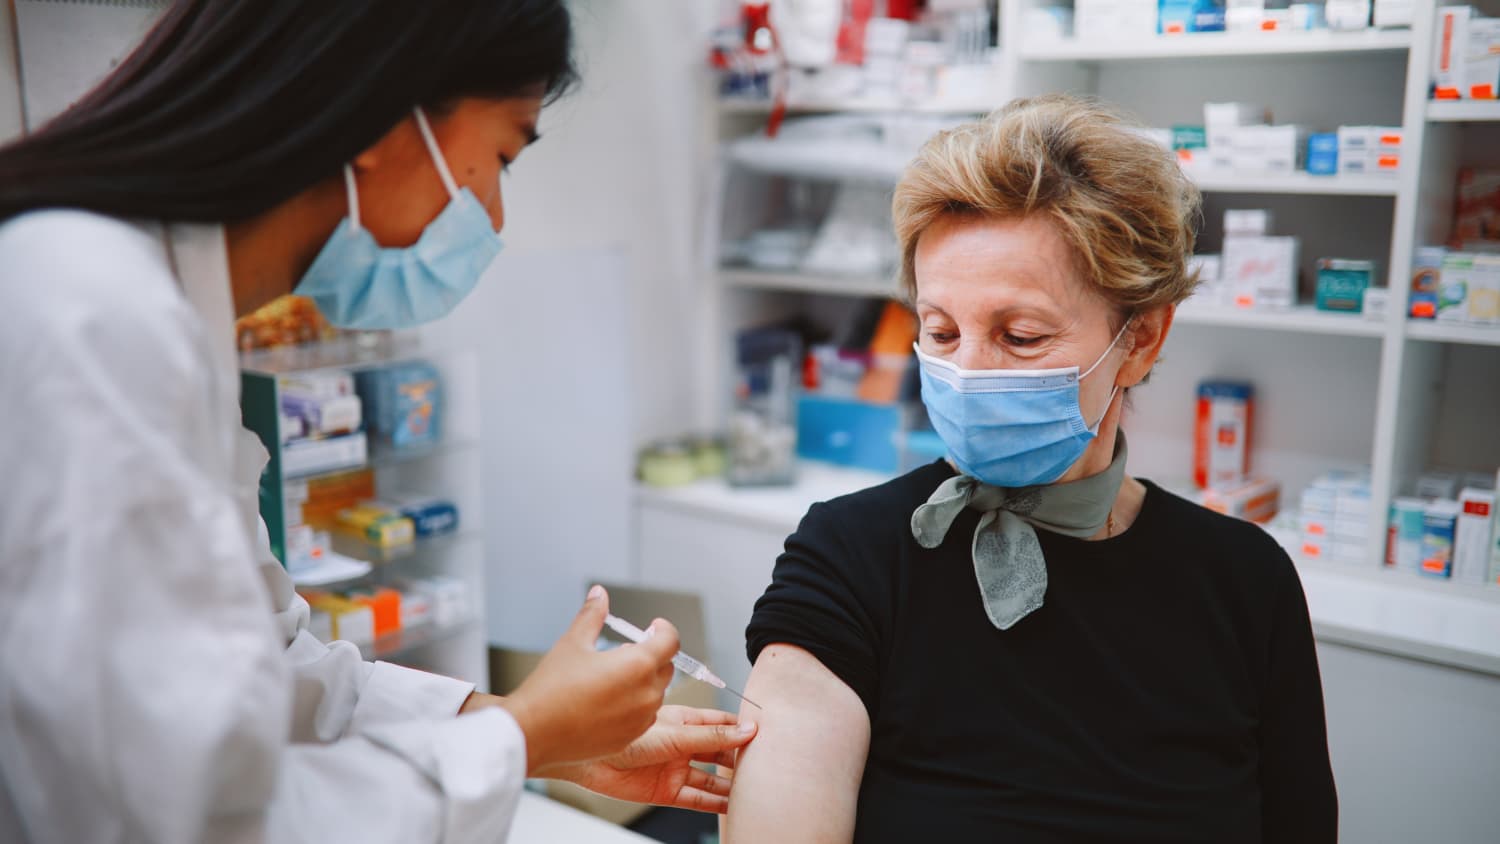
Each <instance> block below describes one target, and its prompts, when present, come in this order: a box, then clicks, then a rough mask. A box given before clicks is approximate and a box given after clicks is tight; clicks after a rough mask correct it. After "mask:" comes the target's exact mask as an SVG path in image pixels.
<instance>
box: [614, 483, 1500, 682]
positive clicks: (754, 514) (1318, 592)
mask: <svg viewBox="0 0 1500 844" xmlns="http://www.w3.org/2000/svg"><path fill="white" fill-rule="evenodd" d="M889 477H890V476H889V475H884V474H881V473H878V472H869V471H864V470H859V469H847V468H842V467H837V466H829V465H825V464H820V463H812V462H804V463H802V464H800V465H799V471H798V477H797V483H796V484H794V485H793V486H788V487H764V488H748V489H745V488H735V487H731V486H729V485H728V484H727V483H725V482H724V481H723V480H722V479H716V480H707V481H700V482H698V483H694V484H690V485H688V486H681V487H672V488H652V487H644V486H642V487H637V501H638V502H639V503H640V504H642V505H647V506H655V507H662V508H666V509H671V510H676V511H679V512H686V513H691V514H693V515H698V516H702V517H704V518H709V519H722V520H726V521H731V522H735V523H738V524H741V525H748V526H750V527H757V528H761V529H764V530H767V531H772V532H776V533H779V534H782V535H783V536H784V535H787V534H790V533H791V532H792V531H794V530H796V528H797V524H798V523H799V522H800V521H801V519H802V516H803V515H804V514H805V513H806V512H807V509H808V507H810V506H812V504H813V503H815V502H818V501H827V500H829V499H831V498H837V497H839V496H841V495H847V494H849V493H851V492H856V491H858V490H861V489H864V488H866V487H869V486H873V485H875V484H879V483H883V482H884V481H886V480H888V479H889ZM1298 571H1299V573H1300V574H1301V576H1302V584H1303V588H1304V589H1305V590H1306V592H1307V603H1308V610H1309V613H1310V614H1311V616H1312V622H1313V630H1314V632H1315V633H1316V634H1317V636H1318V638H1319V640H1321V641H1326V642H1332V643H1336V644H1342V645H1351V646H1354V647H1360V648H1365V649H1368V650H1375V651H1381V652H1384V653H1390V654H1395V655H1398V656H1404V657H1409V658H1412V659H1419V660H1423V661H1427V662H1435V663H1439V664H1443V665H1450V666H1456V667H1459V668H1465V669H1469V670H1472V671H1480V672H1484V673H1487V674H1494V675H1497V676H1500V587H1496V586H1464V585H1460V584H1453V583H1448V582H1435V581H1426V580H1423V579H1421V578H1420V577H1419V576H1418V575H1415V574H1411V573H1407V572H1393V571H1382V570H1379V569H1375V568H1373V566H1372V567H1371V569H1370V570H1369V571H1366V570H1363V569H1358V568H1354V567H1350V566H1342V565H1328V564H1323V563H1313V562H1309V561H1299V562H1298Z"/></svg>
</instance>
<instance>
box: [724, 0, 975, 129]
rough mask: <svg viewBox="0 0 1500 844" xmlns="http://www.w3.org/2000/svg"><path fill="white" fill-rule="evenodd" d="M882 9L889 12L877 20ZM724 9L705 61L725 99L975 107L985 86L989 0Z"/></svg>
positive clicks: (829, 1)
mask: <svg viewBox="0 0 1500 844" xmlns="http://www.w3.org/2000/svg"><path fill="white" fill-rule="evenodd" d="M877 5H878V6H880V7H882V8H881V9H880V11H883V12H884V13H885V14H884V15H882V16H876V15H875V14H874V13H875V11H876V7H877ZM919 6H925V8H919ZM720 7H721V15H720V24H719V25H718V27H717V28H716V29H715V31H714V34H713V36H712V38H711V41H710V50H709V64H710V66H711V67H713V68H714V69H715V70H717V71H718V72H719V91H720V95H721V96H722V97H723V98H724V99H725V100H726V101H730V102H734V101H739V102H750V103H756V102H760V103H771V102H773V101H774V102H776V103H777V104H778V105H779V106H780V107H782V108H784V107H786V106H787V105H792V106H798V105H803V104H817V103H822V102H830V101H850V100H853V101H860V102H868V103H872V104H876V103H887V104H889V105H891V106H895V105H897V104H899V103H922V102H927V101H931V100H933V99H938V100H952V101H969V102H973V101H975V100H977V99H980V98H982V97H983V96H984V94H985V93H986V92H987V91H988V88H989V82H990V77H991V76H992V70H991V62H992V53H993V50H994V23H995V3H994V2H993V0H947V2H939V3H927V4H918V3H902V2H888V3H879V4H877V3H876V2H874V0H852V2H844V0H802V2H795V3H793V2H785V0H780V2H770V3H768V2H764V0H762V2H739V0H733V2H725V3H721V4H720ZM778 119H779V118H778V117H775V116H773V118H772V126H771V128H772V133H773V134H774V132H775V127H776V123H777V122H778Z"/></svg>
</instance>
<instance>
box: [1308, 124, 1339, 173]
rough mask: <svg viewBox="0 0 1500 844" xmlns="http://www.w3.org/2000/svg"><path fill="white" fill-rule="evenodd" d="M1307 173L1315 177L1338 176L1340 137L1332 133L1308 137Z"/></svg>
mask: <svg viewBox="0 0 1500 844" xmlns="http://www.w3.org/2000/svg"><path fill="white" fill-rule="evenodd" d="M1307 172H1309V173H1311V174H1313V175H1314V176H1336V175H1338V172H1339V136H1338V135H1335V134H1333V133H1332V132H1324V133H1320V134H1317V135H1308V136H1307Z"/></svg>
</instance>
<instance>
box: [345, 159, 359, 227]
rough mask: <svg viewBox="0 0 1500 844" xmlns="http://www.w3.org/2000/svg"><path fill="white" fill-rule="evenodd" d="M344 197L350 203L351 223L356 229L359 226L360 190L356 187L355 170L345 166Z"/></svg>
mask: <svg viewBox="0 0 1500 844" xmlns="http://www.w3.org/2000/svg"><path fill="white" fill-rule="evenodd" d="M344 197H345V198H346V199H347V200H348V202H349V223H350V224H351V225H353V226H354V227H355V228H356V229H358V228H360V225H359V190H358V189H356V188H355V187H354V168H353V167H350V166H349V165H347V164H345V165H344Z"/></svg>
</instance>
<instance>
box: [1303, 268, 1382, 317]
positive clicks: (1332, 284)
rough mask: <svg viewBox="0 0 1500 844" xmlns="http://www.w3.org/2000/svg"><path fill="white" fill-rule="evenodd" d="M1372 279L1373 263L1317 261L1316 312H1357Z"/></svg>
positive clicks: (1373, 274) (1373, 273)
mask: <svg viewBox="0 0 1500 844" xmlns="http://www.w3.org/2000/svg"><path fill="white" fill-rule="evenodd" d="M1374 278H1375V264H1374V262H1372V261H1358V260H1348V259H1344V258H1319V259H1318V290H1317V308H1318V310H1320V311H1346V312H1358V311H1359V310H1360V308H1361V306H1362V304H1363V300H1364V294H1365V291H1366V290H1367V289H1369V287H1370V285H1371V283H1372V281H1373V280H1374Z"/></svg>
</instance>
